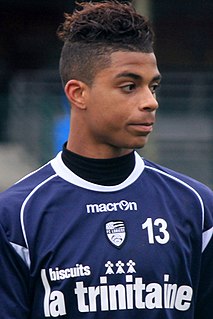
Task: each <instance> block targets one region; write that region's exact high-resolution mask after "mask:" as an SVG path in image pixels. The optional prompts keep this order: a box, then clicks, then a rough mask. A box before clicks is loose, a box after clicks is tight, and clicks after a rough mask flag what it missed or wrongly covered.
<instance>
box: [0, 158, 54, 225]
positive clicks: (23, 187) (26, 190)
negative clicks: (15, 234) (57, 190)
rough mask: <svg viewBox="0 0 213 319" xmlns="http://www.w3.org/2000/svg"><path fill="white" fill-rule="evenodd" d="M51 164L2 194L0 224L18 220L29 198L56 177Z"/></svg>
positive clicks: (32, 173) (0, 198)
mask: <svg viewBox="0 0 213 319" xmlns="http://www.w3.org/2000/svg"><path fill="white" fill-rule="evenodd" d="M55 175H56V174H55V172H54V170H53V169H52V167H51V165H50V163H47V164H46V165H44V166H42V167H40V168H39V169H37V170H36V171H34V172H31V173H30V174H28V175H27V176H25V177H23V178H22V179H21V180H19V181H18V182H16V183H15V184H14V185H12V186H11V187H10V188H8V189H7V190H5V191H3V192H2V193H1V194H0V222H2V223H3V224H5V222H6V220H8V219H10V218H16V216H17V215H19V214H20V210H21V207H22V205H23V204H24V202H25V201H26V200H27V198H28V197H29V196H30V195H31V194H33V193H35V192H36V190H37V189H39V188H40V187H42V185H44V184H45V183H46V182H47V181H48V180H50V179H51V178H53V177H54V176H55Z"/></svg>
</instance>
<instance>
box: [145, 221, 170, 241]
mask: <svg viewBox="0 0 213 319" xmlns="http://www.w3.org/2000/svg"><path fill="white" fill-rule="evenodd" d="M154 226H156V227H158V231H159V232H160V233H161V234H162V236H159V235H156V236H154ZM146 228H147V232H148V240H149V243H150V244H154V243H155V241H156V242H158V243H159V244H161V245H164V244H166V243H167V242H168V241H169V238H170V235H169V232H168V231H167V222H166V221H165V220H164V219H162V218H157V219H155V220H154V222H153V220H152V218H147V220H146V221H145V223H143V224H142V229H146Z"/></svg>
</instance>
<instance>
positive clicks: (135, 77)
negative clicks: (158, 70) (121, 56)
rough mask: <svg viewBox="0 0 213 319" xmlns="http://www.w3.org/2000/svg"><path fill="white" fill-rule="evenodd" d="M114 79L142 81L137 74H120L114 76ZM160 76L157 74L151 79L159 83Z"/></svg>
mask: <svg viewBox="0 0 213 319" xmlns="http://www.w3.org/2000/svg"><path fill="white" fill-rule="evenodd" d="M116 78H117V79H119V78H132V79H134V80H143V77H142V76H141V75H139V74H136V73H132V72H122V73H119V74H117V75H116ZM161 79H162V76H161V74H157V75H156V76H154V77H153V79H152V81H161Z"/></svg>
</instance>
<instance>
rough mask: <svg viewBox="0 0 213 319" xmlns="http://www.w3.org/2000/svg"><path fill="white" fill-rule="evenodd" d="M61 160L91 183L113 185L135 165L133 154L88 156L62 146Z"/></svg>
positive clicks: (126, 175)
mask: <svg viewBox="0 0 213 319" xmlns="http://www.w3.org/2000/svg"><path fill="white" fill-rule="evenodd" d="M62 161H63V162H64V164H65V165H66V166H67V167H68V168H69V169H70V170H71V171H72V172H73V173H75V174H76V175H78V176H79V177H81V178H83V179H84V180H86V181H89V182H91V183H95V184H99V185H105V186H113V185H117V184H120V183H122V182H123V181H125V179H126V178H127V177H128V176H129V175H130V174H131V172H132V171H133V169H134V166H135V155H134V152H131V153H130V154H128V155H124V156H121V157H116V158H110V159H94V158H88V157H84V156H81V155H78V154H76V153H73V152H71V151H69V150H67V149H66V144H65V145H64V147H63V152H62Z"/></svg>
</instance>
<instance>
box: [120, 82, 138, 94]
mask: <svg viewBox="0 0 213 319" xmlns="http://www.w3.org/2000/svg"><path fill="white" fill-rule="evenodd" d="M135 88H136V85H135V84H134V83H130V84H126V85H124V86H121V89H122V90H123V91H124V92H127V93H130V92H132V91H134V89H135Z"/></svg>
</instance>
